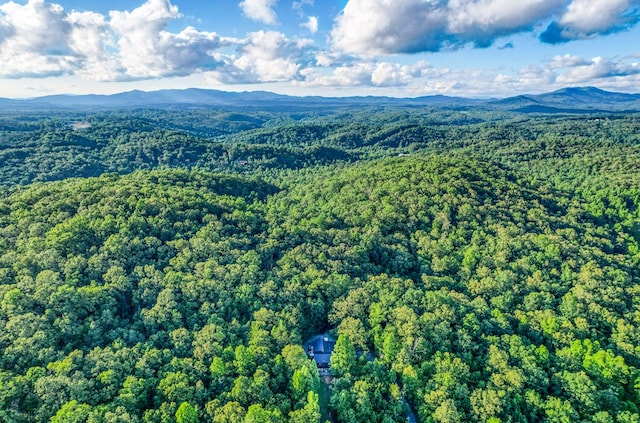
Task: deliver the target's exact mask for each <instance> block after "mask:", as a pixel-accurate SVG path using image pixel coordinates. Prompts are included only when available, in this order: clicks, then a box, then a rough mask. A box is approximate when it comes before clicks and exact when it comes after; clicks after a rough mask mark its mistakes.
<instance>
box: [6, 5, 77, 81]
mask: <svg viewBox="0 0 640 423" xmlns="http://www.w3.org/2000/svg"><path fill="white" fill-rule="evenodd" d="M65 18H66V14H65V13H64V10H63V9H62V7H61V6H59V5H56V4H49V3H45V2H44V1H43V0H30V1H29V2H28V3H27V4H25V5H20V4H17V3H14V2H9V3H5V4H2V5H0V34H3V36H2V37H1V38H0V61H1V62H2V63H3V65H2V67H1V68H0V74H2V75H4V76H13V77H18V76H37V75H59V74H63V73H68V72H70V71H71V69H73V67H74V62H75V61H76V59H75V58H74V57H73V52H72V51H71V48H70V46H69V44H68V43H67V35H68V34H69V33H70V31H71V24H70V23H69V22H68V21H67V20H66V19H65Z"/></svg>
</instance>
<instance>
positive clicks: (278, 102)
mask: <svg viewBox="0 0 640 423" xmlns="http://www.w3.org/2000/svg"><path fill="white" fill-rule="evenodd" d="M376 105H378V106H391V105H397V106H409V107H411V106H412V107H427V106H431V107H445V108H454V109H465V108H484V109H488V110H502V111H512V112H520V113H595V112H638V111H640V94H624V93H617V92H610V91H604V90H601V89H598V88H595V87H580V88H563V89H561V90H557V91H553V92H549V93H545V94H537V95H519V96H515V97H508V98H503V99H489V100H478V99H469V98H462V97H448V96H443V95H435V96H425V97H415V98H395V97H374V96H371V97H320V96H313V97H295V96H287V95H280V94H274V93H270V92H265V91H254V92H227V91H217V90H205V89H196V88H190V89H185V90H159V91H150V92H144V91H137V90H136V91H128V92H123V93H119V94H113V95H95V94H91V95H51V96H45V97H37V98H32V99H6V98H0V110H1V111H30V110H33V111H49V110H50V111H64V110H68V111H78V110H92V109H103V110H104V109H131V108H136V109H139V108H171V109H181V108H193V107H216V106H217V107H231V108H235V107H242V108H251V109H264V108H269V109H271V110H274V109H275V110H278V109H282V110H291V109H310V108H334V107H349V106H376Z"/></svg>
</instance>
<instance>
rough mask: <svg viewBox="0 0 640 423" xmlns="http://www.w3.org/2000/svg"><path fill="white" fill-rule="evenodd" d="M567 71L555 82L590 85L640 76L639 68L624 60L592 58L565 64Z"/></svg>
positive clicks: (635, 64)
mask: <svg viewBox="0 0 640 423" xmlns="http://www.w3.org/2000/svg"><path fill="white" fill-rule="evenodd" d="M565 67H566V68H567V69H566V70H565V71H564V72H563V73H562V74H560V75H559V76H558V79H557V82H559V83H562V84H568V85H574V84H591V83H595V82H596V81H597V80H600V79H609V78H620V77H628V76H633V75H640V66H638V64H637V63H629V62H628V61H626V60H624V59H623V60H615V59H611V58H602V57H594V58H593V59H591V60H589V61H587V60H582V61H580V62H575V63H573V64H567V65H566V66H565Z"/></svg>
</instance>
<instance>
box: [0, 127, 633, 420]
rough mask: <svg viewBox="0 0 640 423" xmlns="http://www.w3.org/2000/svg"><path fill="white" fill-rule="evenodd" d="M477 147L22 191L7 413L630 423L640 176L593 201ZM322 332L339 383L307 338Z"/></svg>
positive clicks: (16, 212)
mask: <svg viewBox="0 0 640 423" xmlns="http://www.w3.org/2000/svg"><path fill="white" fill-rule="evenodd" d="M478 142H479V144H474V145H477V147H478V151H477V152H476V153H475V154H476V157H475V158H474V157H473V156H474V154H470V153H469V152H470V151H472V150H465V151H467V154H461V155H460V156H461V157H459V158H455V157H452V154H449V153H444V154H442V153H433V152H432V153H426V154H420V155H417V154H414V157H396V158H386V159H372V160H369V161H366V162H362V163H358V164H349V163H348V162H346V161H345V162H339V163H336V164H335V165H333V166H330V167H309V168H305V169H303V170H302V171H293V170H288V171H280V172H270V171H265V172H263V173H255V174H252V175H250V174H247V175H244V176H233V175H229V174H227V175H221V174H216V173H209V172H206V171H201V170H184V169H162V170H152V171H136V172H133V173H129V174H127V175H121V176H118V175H116V174H107V175H103V176H100V177H97V178H87V179H81V178H78V179H68V180H64V181H59V182H53V183H44V184H43V183H38V184H34V185H31V186H27V187H22V188H19V189H15V188H14V189H12V192H11V193H6V195H5V196H4V197H3V198H2V199H1V203H0V231H1V232H2V236H1V237H0V300H1V301H0V352H1V357H0V368H1V370H0V420H1V421H7V422H31V421H37V422H46V421H52V422H85V421H87V422H116V421H126V422H136V421H145V422H167V421H177V422H194V421H202V422H210V421H212V422H217V423H222V422H247V423H249V422H296V423H297V422H300V423H301V422H305V423H307V422H320V421H321V413H324V415H325V417H326V413H327V410H330V411H331V412H332V416H333V418H334V420H335V421H338V422H380V423H383V422H384V423H387V422H403V421H405V416H406V412H407V411H406V409H405V408H404V407H405V405H404V402H403V398H405V399H406V400H407V401H408V403H409V404H410V405H411V406H412V408H413V409H414V410H415V411H416V414H417V416H418V418H419V419H420V421H422V422H431V421H433V422H454V421H495V422H497V421H505V422H507V421H532V422H533V421H550V422H555V421H557V422H564V421H596V422H609V421H615V422H637V421H638V420H639V419H640V414H639V412H638V406H639V405H640V400H639V397H638V394H639V386H640V372H639V370H638V369H639V367H640V347H638V346H639V345H640V329H639V328H640V321H639V317H638V316H639V315H640V302H639V301H638V298H640V297H639V290H640V288H639V285H638V282H639V275H638V270H637V269H638V260H639V258H640V257H639V256H638V253H639V250H638V241H639V240H640V239H639V238H640V237H638V235H637V221H638V215H637V213H638V209H637V207H636V206H635V205H637V202H636V203H633V200H631V199H630V198H631V197H630V195H631V193H632V192H633V189H634V188H633V186H626V187H623V188H624V189H625V190H626V191H624V192H622V191H616V192H615V193H614V194H612V196H610V197H607V194H605V191H603V190H599V188H598V187H597V186H594V187H593V190H592V191H588V190H586V189H583V190H582V191H581V192H583V194H580V195H578V194H577V193H576V192H577V191H574V190H573V189H574V188H575V187H579V186H582V185H579V184H577V183H574V184H572V186H573V187H574V188H572V189H568V188H567V187H565V188H562V187H560V184H559V183H558V184H556V185H557V187H554V186H553V184H550V183H547V182H544V181H539V180H538V181H536V178H533V177H531V174H532V173H535V172H538V174H541V172H542V171H541V170H540V168H536V167H535V166H525V165H521V166H520V167H519V168H518V169H520V170H515V169H514V168H510V167H508V166H507V165H506V164H500V163H498V162H497V161H496V160H486V159H485V158H478V157H481V156H482V154H488V153H483V152H482V151H483V147H482V141H481V140H478ZM532 142H533V141H532ZM546 142H548V143H552V142H553V140H552V139H551V138H549V139H547V141H546ZM559 143H560V142H559V141H558V143H557V144H554V145H558V146H560V144H559ZM564 147H566V148H568V147H567V146H564ZM559 148H560V147H559ZM629 148H631V147H629ZM493 150H494V151H495V148H494V149H493ZM563 151H567V150H563ZM370 153H371V154H372V155H375V154H373V150H372V151H371V152H370ZM571 157H572V158H575V157H574V156H571ZM632 158H633V156H629V160H632ZM565 164H566V162H561V165H559V166H558V169H560V168H562V166H564V165H565ZM574 169H576V171H577V172H579V171H580V167H575V166H574ZM590 169H591V168H590ZM560 173H561V172H560V171H558V173H555V174H554V175H556V176H557V175H559V174H560ZM549 174H551V173H549ZM256 175H262V177H263V179H267V180H268V181H269V183H267V182H261V180H260V179H258V178H257V177H256ZM574 181H577V178H574ZM585 184H586V182H585ZM576 189H577V188H576ZM594 192H597V193H598V195H596V194H594ZM614 197H615V198H620V199H622V198H626V199H629V200H628V201H622V202H621V203H620V204H617V203H613V202H609V201H608V200H607V199H610V198H614ZM587 198H591V199H593V201H592V202H590V201H588V200H587ZM636 200H637V197H636ZM599 204H603V208H599V207H598V205H599ZM634 222H635V223H634ZM634 225H635V226H634ZM327 329H335V330H336V333H337V334H338V335H339V338H338V343H337V345H336V350H335V351H334V356H333V358H332V362H331V366H332V371H333V372H334V374H335V375H336V376H337V379H336V381H335V387H334V389H333V391H332V392H331V394H330V396H329V395H328V392H327V391H326V390H325V389H324V388H323V385H322V384H321V383H320V381H319V379H318V374H317V372H316V369H315V366H313V365H312V364H311V363H312V362H310V361H309V360H308V359H307V357H306V355H305V352H304V350H303V349H302V346H301V345H302V343H303V341H304V340H305V339H306V338H307V337H308V336H310V335H312V334H315V333H319V332H320V331H324V330H327ZM356 351H359V352H369V353H370V354H369V355H361V354H357V353H356ZM358 357H360V358H358ZM367 357H369V358H374V359H373V360H368V359H367Z"/></svg>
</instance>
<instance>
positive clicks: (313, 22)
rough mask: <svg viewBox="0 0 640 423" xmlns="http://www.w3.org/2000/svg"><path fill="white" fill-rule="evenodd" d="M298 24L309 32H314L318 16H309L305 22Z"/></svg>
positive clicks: (316, 28) (316, 30)
mask: <svg viewBox="0 0 640 423" xmlns="http://www.w3.org/2000/svg"><path fill="white" fill-rule="evenodd" d="M300 26H301V27H303V28H306V29H307V30H308V31H309V32H310V33H312V34H315V33H316V32H318V17H317V16H309V20H308V21H307V22H304V23H301V24H300Z"/></svg>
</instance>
